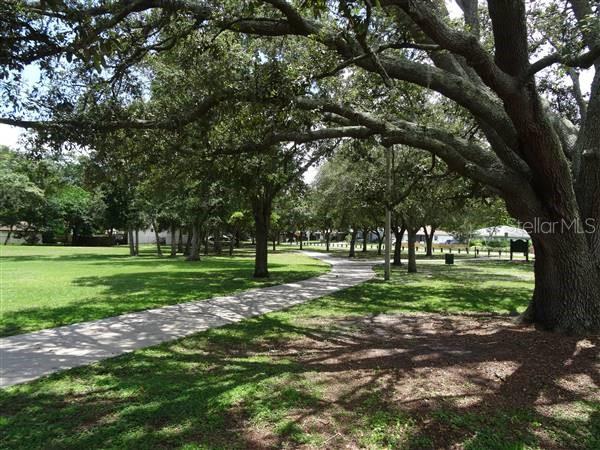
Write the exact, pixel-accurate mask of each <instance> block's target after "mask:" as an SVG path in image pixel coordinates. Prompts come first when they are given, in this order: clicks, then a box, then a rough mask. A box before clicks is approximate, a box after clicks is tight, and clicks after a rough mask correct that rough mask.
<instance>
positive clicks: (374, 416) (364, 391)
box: [0, 256, 600, 449]
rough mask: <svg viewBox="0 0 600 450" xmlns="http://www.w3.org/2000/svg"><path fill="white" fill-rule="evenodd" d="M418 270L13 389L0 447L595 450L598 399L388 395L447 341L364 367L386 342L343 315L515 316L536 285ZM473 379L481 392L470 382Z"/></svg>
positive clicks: (449, 270) (435, 268) (3, 398)
mask: <svg viewBox="0 0 600 450" xmlns="http://www.w3.org/2000/svg"><path fill="white" fill-rule="evenodd" d="M294 258H297V257H296V256H294ZM420 270H421V272H420V273H418V274H416V275H408V274H406V273H404V271H400V270H394V271H393V273H392V282H391V283H389V284H387V283H383V282H382V281H380V280H373V281H371V282H367V283H365V284H363V285H360V286H356V287H353V288H350V289H347V290H345V291H342V292H339V293H337V294H335V295H331V296H327V297H324V298H321V299H318V300H315V301H312V302H309V303H307V304H304V305H300V306H298V307H294V308H291V309H289V310H286V311H279V312H276V313H272V314H268V315H265V316H261V317H256V318H252V319H248V320H245V321H243V322H240V323H238V324H234V325H230V326H225V327H222V328H217V329H212V330H209V331H206V332H203V333H198V334H196V335H194V336H191V337H188V338H185V339H181V340H179V341H176V342H171V343H166V344H163V345H160V346H157V347H153V348H148V349H144V350H140V351H136V352H134V353H131V354H128V355H124V356H121V357H118V358H113V359H110V360H106V361H104V362H102V363H98V364H94V365H91V366H88V367H82V368H76V369H72V370H69V371H66V372H64V373H59V374H54V375H52V376H50V377H47V378H44V379H40V380H38V381H35V382H31V383H27V384H24V385H20V386H14V387H12V388H10V389H7V390H5V391H3V392H1V393H0V411H2V418H1V420H0V447H2V448H11V449H12V448H14V449H18V448H27V449H35V448H44V449H47V448H73V449H76V448H77V449H80V448H139V449H146V448H147V449H150V448H183V449H209V448H210V449H218V448H223V449H225V448H227V449H232V448H252V447H257V446H259V445H261V446H264V447H270V448H289V447H297V446H304V447H308V448H325V447H328V448H342V447H352V448H354V447H363V448H372V449H383V448H390V449H391V448H394V449H398V448H400V449H401V448H411V449H412V448H448V447H451V446H455V447H461V448H469V449H525V448H545V447H546V446H547V444H548V445H551V446H554V447H559V448H560V447H563V448H574V449H575V448H581V449H584V448H587V449H595V448H598V440H597V436H598V430H599V428H598V427H599V423H600V422H599V421H598V418H599V417H600V401H585V402H584V401H575V403H576V404H577V405H578V406H577V407H578V408H579V409H578V411H577V415H576V416H575V417H573V416H569V415H560V414H555V415H550V414H542V413H540V412H539V411H536V410H535V408H534V407H533V405H532V404H528V403H523V404H522V405H521V406H516V407H515V406H514V405H512V406H511V405H504V404H500V403H498V404H493V403H491V404H487V403H486V402H490V401H491V400H489V399H488V400H486V402H483V404H482V405H480V406H479V407H477V408H475V407H467V406H465V407H458V406H456V405H455V404H453V403H451V402H450V400H448V401H447V402H448V403H447V404H446V403H444V402H442V403H441V404H439V403H434V402H433V400H431V404H430V406H428V407H421V408H420V409H416V408H414V407H412V406H411V405H412V404H411V403H410V402H407V401H404V400H402V399H398V398H395V397H394V395H393V392H394V386H397V385H398V384H401V383H403V378H402V377H403V376H405V375H406V374H407V373H411V372H412V370H417V369H418V370H424V369H427V368H428V367H429V366H428V363H427V361H429V360H425V362H423V361H424V360H423V358H419V357H421V356H422V357H431V356H435V354H436V352H439V351H440V350H439V348H438V347H440V346H442V344H445V345H449V343H448V342H447V340H444V339H440V342H438V341H436V340H435V337H433V338H431V339H432V342H433V344H432V345H434V344H435V348H434V347H433V346H430V347H426V348H425V350H422V353H415V354H414V358H413V356H411V355H412V354H411V355H409V356H406V358H409V359H408V360H409V361H413V363H412V364H413V368H412V369H399V368H396V366H394V364H389V363H386V362H385V361H384V360H383V359H381V360H373V361H371V360H370V359H368V360H367V361H371V364H370V366H369V367H363V366H361V365H360V364H359V363H358V362H359V361H364V360H360V357H361V356H360V352H361V351H364V350H365V349H369V348H371V349H372V350H374V351H375V352H379V353H377V354H381V350H382V349H383V350H388V348H386V347H385V344H386V342H387V341H388V338H386V337H382V338H380V340H378V341H377V340H375V341H370V340H368V339H366V338H357V337H356V336H355V335H354V332H353V329H352V328H351V327H345V328H344V327H343V326H342V325H340V323H343V321H344V320H346V319H347V318H352V317H360V318H364V317H370V316H373V315H377V314H381V313H394V312H424V313H428V312H432V311H435V312H444V313H447V312H452V313H473V312H475V313H487V314H497V313H504V314H510V313H514V312H518V311H520V310H522V309H523V308H524V307H525V306H526V304H527V300H528V298H529V295H530V293H531V289H532V273H531V266H526V265H521V264H509V263H492V262H477V263H473V262H464V263H460V264H457V265H456V266H444V265H440V264H437V265H436V264H429V265H426V264H421V265H420ZM458 334H460V335H461V336H462V334H464V333H458ZM461 336H458V337H457V339H462V337H461ZM508 337H509V334H499V335H497V336H493V335H492V336H485V337H481V340H482V341H485V342H482V344H481V345H482V346H483V347H482V348H484V349H485V348H489V349H491V350H490V353H489V354H486V353H485V351H482V352H480V353H482V354H483V357H484V359H482V360H475V363H483V362H486V361H488V360H489V361H491V362H492V363H495V362H496V361H495V358H496V356H498V354H497V353H494V352H493V349H494V348H497V347H494V345H504V344H503V342H504V341H502V339H504V338H508ZM370 338H371V337H370ZM353 339H354V340H353ZM373 339H375V338H374V337H373ZM399 339H401V337H400V338H399ZM497 340H498V342H500V343H499V344H496V343H495V342H496V341H497ZM417 344H418V342H417ZM417 344H415V345H417ZM541 345H552V344H541ZM325 346H326V347H327V351H323V348H324V347H325ZM390 348H391V349H395V348H396V347H394V346H391V347H390ZM416 348H417V349H421V348H420V347H418V345H417V347H416ZM469 350H470V349H469V348H467V349H466V351H467V353H468V352H469ZM419 351H421V350H419ZM384 354H387V353H385V352H384ZM344 355H351V356H350V360H349V361H346V360H344V359H343V357H344ZM568 355H569V356H570V355H572V352H569V353H568ZM379 358H383V357H382V356H380V357H379ZM411 358H412V359H411ZM530 359H531V358H530ZM307 361H310V363H307ZM431 361H432V362H431V367H432V368H435V365H434V364H435V363H434V360H431ZM532 361H533V362H535V358H532ZM355 363H356V364H358V365H356V366H355V365H353V364H355ZM547 363H549V362H548V361H544V364H547ZM457 365H458V366H459V367H460V366H461V365H460V364H457ZM558 366H559V367H561V368H562V367H563V364H562V361H559V364H558ZM424 373H427V372H424ZM492 377H493V375H492ZM357 380H359V381H357ZM454 381H456V380H454ZM467 381H468V382H469V383H472V384H474V385H477V386H485V383H487V381H486V380H485V379H480V378H475V376H473V378H472V379H471V378H467V379H465V384H467ZM517 381H518V380H517ZM536 381H537V380H536ZM546 383H548V381H547V380H546V381H544V380H542V381H541V382H540V383H538V384H539V385H541V386H544V385H545V384H546ZM434 387H437V386H434ZM416 388H417V387H416V386H415V389H416ZM520 392H521V391H520ZM426 394H428V392H426ZM429 396H430V398H431V399H433V397H434V395H433V394H431V393H429ZM524 396H525V395H524ZM564 404H565V405H568V404H573V401H571V400H568V401H567V399H565V402H564Z"/></svg>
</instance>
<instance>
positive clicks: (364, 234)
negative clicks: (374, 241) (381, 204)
mask: <svg viewBox="0 0 600 450" xmlns="http://www.w3.org/2000/svg"><path fill="white" fill-rule="evenodd" d="M362 232H363V248H362V251H363V253H366V252H367V234H368V233H369V230H368V229H367V228H363V230H362Z"/></svg>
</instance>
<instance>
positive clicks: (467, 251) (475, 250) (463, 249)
mask: <svg viewBox="0 0 600 450" xmlns="http://www.w3.org/2000/svg"><path fill="white" fill-rule="evenodd" d="M282 245H288V246H298V245H299V242H282ZM302 246H303V247H316V248H322V249H325V248H326V247H327V244H326V243H325V242H322V241H303V242H302ZM394 246H395V244H392V252H393V251H394ZM329 248H330V250H333V251H335V250H341V249H349V248H350V243H349V242H346V241H342V242H339V241H338V242H330V243H329ZM354 248H355V250H356V251H357V252H360V251H362V249H363V243H362V242H357V243H356V244H355V247H354ZM377 248H378V244H377V243H376V242H375V243H368V244H367V250H377ZM384 250H385V243H383V244H382V246H381V251H382V252H383V251H384ZM415 250H416V252H417V253H422V254H425V253H426V252H427V247H426V246H425V245H423V243H420V244H417V245H415ZM407 251H408V244H407V243H403V245H402V253H406V252H407ZM530 252H531V250H530ZM432 253H433V255H434V256H435V255H437V254H439V255H442V254H445V253H452V254H458V255H469V256H470V257H472V258H479V257H486V258H500V259H502V258H509V257H510V250H509V249H505V248H486V247H483V248H481V247H470V248H469V247H468V246H466V245H465V244H433V246H432Z"/></svg>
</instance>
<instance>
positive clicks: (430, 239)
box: [423, 225, 435, 256]
mask: <svg viewBox="0 0 600 450" xmlns="http://www.w3.org/2000/svg"><path fill="white" fill-rule="evenodd" d="M423 229H424V230H425V245H426V248H427V252H426V254H425V256H433V235H434V234H435V227H434V226H433V225H432V226H431V231H430V232H429V233H427V229H426V228H425V227H423Z"/></svg>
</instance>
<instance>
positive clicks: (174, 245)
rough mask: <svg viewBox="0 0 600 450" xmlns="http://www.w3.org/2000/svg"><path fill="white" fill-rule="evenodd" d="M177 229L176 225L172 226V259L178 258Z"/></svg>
mask: <svg viewBox="0 0 600 450" xmlns="http://www.w3.org/2000/svg"><path fill="white" fill-rule="evenodd" d="M176 236H177V228H176V227H175V225H171V257H172V258H174V257H175V256H177V239H176Z"/></svg>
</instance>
